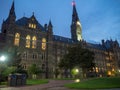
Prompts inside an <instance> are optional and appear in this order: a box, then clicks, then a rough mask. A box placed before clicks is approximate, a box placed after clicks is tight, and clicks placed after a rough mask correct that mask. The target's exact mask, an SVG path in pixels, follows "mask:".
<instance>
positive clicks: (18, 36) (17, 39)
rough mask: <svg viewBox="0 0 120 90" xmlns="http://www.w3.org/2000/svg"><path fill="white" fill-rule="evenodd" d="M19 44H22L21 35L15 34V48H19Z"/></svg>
mask: <svg viewBox="0 0 120 90" xmlns="http://www.w3.org/2000/svg"><path fill="white" fill-rule="evenodd" d="M19 42H20V34H19V33H16V34H15V40H14V45H15V46H19Z"/></svg>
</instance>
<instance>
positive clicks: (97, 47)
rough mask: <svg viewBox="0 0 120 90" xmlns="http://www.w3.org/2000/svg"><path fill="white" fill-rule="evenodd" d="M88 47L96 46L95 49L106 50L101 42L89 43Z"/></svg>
mask: <svg viewBox="0 0 120 90" xmlns="http://www.w3.org/2000/svg"><path fill="white" fill-rule="evenodd" d="M87 47H89V48H95V49H99V50H105V48H104V47H103V46H102V45H101V44H93V43H87Z"/></svg>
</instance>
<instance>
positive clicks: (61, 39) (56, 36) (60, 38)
mask: <svg viewBox="0 0 120 90" xmlns="http://www.w3.org/2000/svg"><path fill="white" fill-rule="evenodd" d="M53 41H59V42H64V43H74V41H73V40H72V39H70V38H66V37H62V36H58V35H53Z"/></svg>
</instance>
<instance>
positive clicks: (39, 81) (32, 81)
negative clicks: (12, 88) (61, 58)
mask: <svg viewBox="0 0 120 90" xmlns="http://www.w3.org/2000/svg"><path fill="white" fill-rule="evenodd" d="M48 82H49V81H48V80H47V79H28V80H27V83H26V84H27V85H37V84H45V83H48Z"/></svg>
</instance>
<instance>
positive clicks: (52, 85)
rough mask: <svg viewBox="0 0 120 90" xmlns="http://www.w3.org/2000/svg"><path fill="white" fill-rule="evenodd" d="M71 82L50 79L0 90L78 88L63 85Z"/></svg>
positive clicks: (59, 89) (62, 89) (66, 89)
mask: <svg viewBox="0 0 120 90" xmlns="http://www.w3.org/2000/svg"><path fill="white" fill-rule="evenodd" d="M71 82H73V81H72V80H50V81H49V83H47V84H41V85H33V86H22V87H4V88H0V90H78V89H68V88H66V87H64V84H66V83H71ZM79 90H82V89H79ZM83 90H85V89H83ZM90 90H91V89H90ZM97 90H101V89H97ZM102 90H120V89H119V88H118V89H102Z"/></svg>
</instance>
